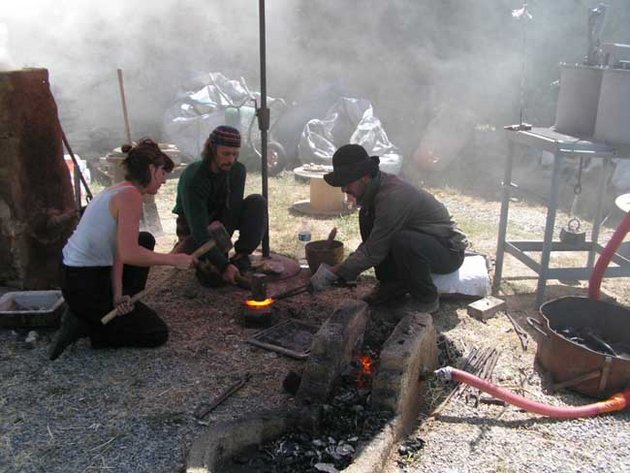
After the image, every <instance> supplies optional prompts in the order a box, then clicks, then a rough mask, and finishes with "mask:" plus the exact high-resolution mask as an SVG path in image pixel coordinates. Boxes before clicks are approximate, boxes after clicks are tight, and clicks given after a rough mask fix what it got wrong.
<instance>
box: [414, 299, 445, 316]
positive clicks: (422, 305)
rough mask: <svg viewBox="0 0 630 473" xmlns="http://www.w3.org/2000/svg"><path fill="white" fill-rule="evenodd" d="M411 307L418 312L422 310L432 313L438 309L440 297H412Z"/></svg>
mask: <svg viewBox="0 0 630 473" xmlns="http://www.w3.org/2000/svg"><path fill="white" fill-rule="evenodd" d="M413 301H414V302H413V307H414V309H415V310H417V311H418V312H424V313H425V314H434V313H436V312H437V311H438V310H440V298H439V297H438V296H435V299H429V300H426V299H424V300H419V299H416V298H415V297H414V298H413Z"/></svg>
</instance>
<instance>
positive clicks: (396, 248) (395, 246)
mask: <svg viewBox="0 0 630 473" xmlns="http://www.w3.org/2000/svg"><path fill="white" fill-rule="evenodd" d="M463 261H464V251H452V250H449V249H448V247H447V244H446V242H444V241H442V240H440V239H439V238H436V237H433V236H431V235H426V234H424V233H418V232H412V231H409V230H403V231H400V232H399V233H397V234H396V235H394V238H393V240H392V250H391V252H390V253H389V255H388V256H387V258H385V260H383V261H382V262H381V263H380V264H379V265H378V266H376V267H375V268H374V269H375V272H376V278H377V279H378V280H379V281H382V282H393V281H399V282H401V283H402V284H403V285H404V286H405V287H406V288H407V289H408V290H409V292H410V293H411V295H412V297H414V298H415V299H417V300H419V301H421V302H430V301H432V300H434V299H435V298H436V297H437V296H438V292H437V288H436V287H435V284H433V280H432V279H431V273H435V274H448V273H452V272H453V271H456V270H457V269H458V268H459V267H460V266H461V265H462V263H463Z"/></svg>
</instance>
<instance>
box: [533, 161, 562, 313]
mask: <svg viewBox="0 0 630 473" xmlns="http://www.w3.org/2000/svg"><path fill="white" fill-rule="evenodd" d="M561 164H562V153H561V152H559V151H556V152H554V155H553V171H552V174H551V188H550V189H549V208H548V209H547V220H546V222H545V236H544V240H543V245H542V253H541V255H540V273H539V275H538V289H537V290H536V305H538V306H539V305H540V304H542V302H543V299H544V297H545V287H546V285H547V278H548V274H549V260H550V255H551V245H552V243H553V231H554V226H555V223H556V210H557V208H558V194H559V187H560V165H561Z"/></svg>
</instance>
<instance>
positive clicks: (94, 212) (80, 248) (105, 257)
mask: <svg viewBox="0 0 630 473" xmlns="http://www.w3.org/2000/svg"><path fill="white" fill-rule="evenodd" d="M129 187H133V186H130V185H126V186H120V187H113V188H112V187H110V188H108V189H105V190H104V191H103V192H101V193H100V194H99V195H97V196H96V197H95V198H94V199H93V200H92V201H91V202H90V204H89V205H88V206H87V208H86V209H85V212H84V213H83V216H82V217H81V220H80V221H79V225H77V228H75V230H74V233H73V234H72V236H70V239H69V240H68V243H66V246H65V247H64V248H63V264H65V265H66V266H75V267H86V266H112V265H113V264H114V256H115V255H116V250H117V244H116V231H117V227H118V225H117V222H116V220H115V219H114V217H112V214H111V212H110V210H109V203H110V202H111V200H112V197H114V196H115V195H116V194H117V193H118V192H119V191H121V190H122V189H126V188H129Z"/></svg>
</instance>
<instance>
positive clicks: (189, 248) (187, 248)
mask: <svg viewBox="0 0 630 473" xmlns="http://www.w3.org/2000/svg"><path fill="white" fill-rule="evenodd" d="M215 220H219V221H220V222H221V223H222V224H223V225H224V226H225V229H226V230H227V232H228V233H229V234H230V236H231V235H232V234H233V233H234V232H235V231H236V230H238V240H237V241H236V243H234V251H236V252H237V253H242V254H245V255H250V254H252V253H253V252H254V250H255V249H256V248H257V247H258V245H260V242H261V241H262V237H263V233H264V232H265V227H266V226H267V206H266V202H265V198H264V197H263V196H262V195H260V194H252V195H248V196H247V197H246V198H245V199H243V202H242V205H241V206H240V209H238V210H235V209H231V208H226V209H224V210H223V213H222V215H220V216H219V217H218V218H215ZM209 223H210V222H209ZM176 231H177V237H178V240H179V241H178V243H177V245H176V246H175V248H174V249H173V252H174V253H187V254H190V253H192V252H193V251H195V250H196V249H197V247H198V246H199V244H198V243H197V242H195V240H194V239H193V238H192V236H191V234H190V228H189V227H188V223H187V222H186V217H185V216H183V215H179V216H178V217H177V230H176Z"/></svg>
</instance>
